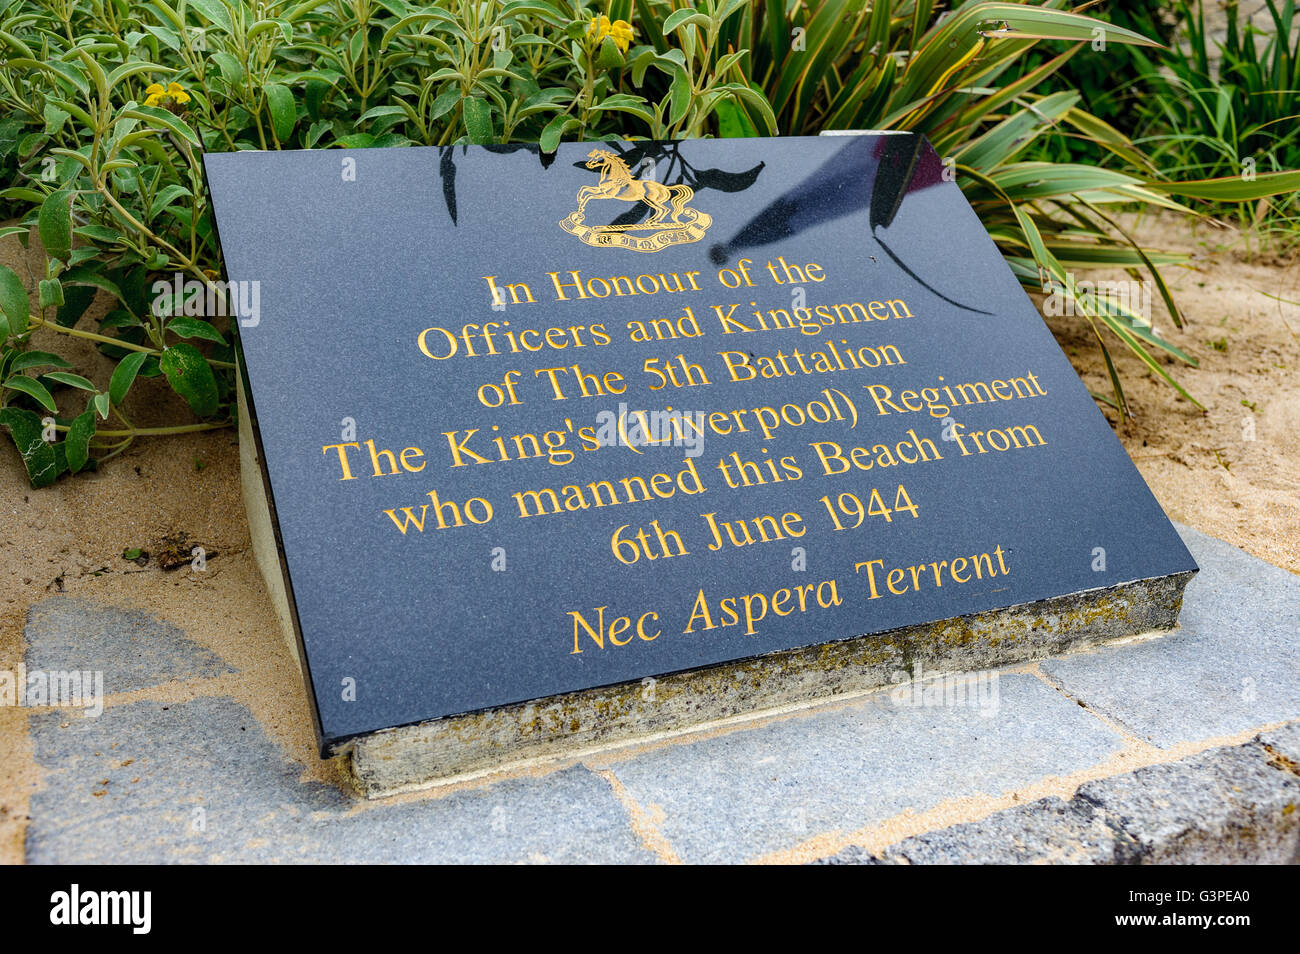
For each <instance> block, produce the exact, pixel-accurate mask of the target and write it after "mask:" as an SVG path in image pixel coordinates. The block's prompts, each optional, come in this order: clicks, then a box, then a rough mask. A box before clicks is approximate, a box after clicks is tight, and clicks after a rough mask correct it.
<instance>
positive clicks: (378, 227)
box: [205, 134, 1196, 762]
mask: <svg viewBox="0 0 1300 954" xmlns="http://www.w3.org/2000/svg"><path fill="white" fill-rule="evenodd" d="M205 162H206V169H207V175H208V181H209V185H210V188H211V193H212V197H213V203H214V208H215V212H216V219H217V224H218V227H219V231H220V237H221V241H222V248H223V250H224V255H225V261H226V266H227V272H228V279H229V280H230V281H231V282H233V283H235V284H234V289H235V290H236V291H237V293H239V292H240V291H242V293H243V294H244V295H245V298H246V300H252V293H251V291H250V290H255V292H256V300H257V301H258V303H259V307H258V309H257V311H256V314H251V313H244V314H243V317H241V319H240V322H239V323H240V324H241V327H240V329H239V338H240V342H241V348H242V361H243V367H244V371H245V375H246V385H247V388H248V391H247V395H246V396H247V397H250V398H251V401H249V402H248V411H249V414H248V417H249V420H248V423H249V424H250V425H252V429H251V432H252V433H253V434H254V435H255V437H256V442H257V443H256V448H257V450H258V452H259V454H260V457H261V464H262V466H263V467H264V473H263V476H264V478H265V487H264V490H263V491H261V492H263V493H265V495H266V498H267V500H268V501H269V505H270V506H269V515H270V519H271V526H272V528H273V529H274V531H275V534H276V538H277V542H278V546H279V554H278V557H279V560H280V568H281V570H282V572H283V581H284V589H285V597H286V601H285V607H286V608H285V613H286V618H287V619H288V620H289V622H291V624H292V626H293V627H294V628H295V630H296V631H297V634H298V638H299V639H300V646H301V650H302V655H301V659H302V660H303V663H304V668H305V671H306V673H307V677H308V684H309V687H310V689H311V692H312V697H313V700H314V705H315V708H316V712H317V715H318V720H319V721H318V730H319V737H320V741H321V746H322V751H323V752H325V751H330V750H332V749H335V748H336V747H337V746H338V745H339V744H340V743H342V742H345V741H347V740H349V739H353V738H354V737H358V736H363V735H366V734H369V733H374V732H376V731H377V730H383V729H387V728H392V727H400V726H409V725H412V724H416V723H430V721H431V720H442V719H445V718H447V717H457V716H462V715H464V714H474V713H480V714H481V713H484V712H492V711H505V710H502V709H501V707H507V708H509V707H511V706H515V708H514V709H513V710H510V711H512V712H514V713H515V714H516V717H517V720H516V721H517V722H518V725H517V726H516V729H517V731H518V732H521V733H524V734H527V732H528V731H531V730H529V729H527V727H526V726H525V727H523V728H520V727H519V726H524V723H526V722H527V713H529V712H532V713H534V714H535V713H536V712H539V711H542V710H543V709H544V708H545V706H544V705H543V704H541V703H539V704H538V705H537V706H534V707H533V708H531V709H529V708H527V707H525V708H519V704H525V703H530V702H531V701H534V700H544V699H548V698H553V697H557V696H558V697H562V698H563V699H565V700H567V701H566V702H565V703H564V705H563V706H558V707H552V708H551V709H548V710H546V711H548V712H550V713H551V715H550V716H548V718H551V719H552V721H553V722H554V723H555V724H554V725H552V726H550V727H549V728H548V730H547V731H549V732H551V733H552V734H553V735H559V736H562V735H564V734H565V733H566V732H569V731H570V728H569V727H566V725H565V724H563V720H564V719H565V718H568V717H567V716H556V715H555V713H564V712H570V711H571V712H578V711H579V710H580V709H582V706H583V705H586V706H587V708H586V709H585V710H582V711H583V712H585V715H582V716H581V718H579V716H578V715H574V716H573V717H572V726H571V728H572V731H575V732H576V731H578V730H579V729H581V730H582V731H584V732H587V733H589V734H594V735H593V737H594V736H598V735H599V734H600V732H601V731H602V726H607V725H609V724H612V723H613V722H614V721H617V720H619V719H624V720H626V719H628V718H637V717H638V716H637V715H636V713H632V711H631V710H632V709H634V708H636V707H638V706H639V707H641V710H640V711H641V712H642V714H643V715H644V714H645V713H647V712H649V711H650V709H651V708H652V707H653V706H654V705H656V704H659V705H664V704H666V703H665V698H666V696H661V697H660V698H659V699H658V700H657V702H656V700H655V689H654V687H655V685H656V684H657V683H656V680H661V681H662V680H664V679H665V677H668V674H682V673H715V674H716V673H720V672H728V671H731V672H741V671H743V673H744V675H743V677H739V676H738V677H735V684H736V685H737V686H739V685H740V682H742V681H744V682H745V683H746V685H750V684H752V685H758V684H759V683H760V682H763V681H764V680H765V679H767V678H769V677H775V676H777V675H780V674H782V673H784V674H787V675H788V674H789V673H790V672H793V671H794V670H796V669H797V670H798V675H797V677H791V678H797V679H799V680H800V681H801V683H800V684H801V686H802V688H801V689H800V690H799V692H798V694H799V695H800V697H801V698H803V697H808V696H810V695H816V694H817V692H818V691H819V690H818V688H817V685H818V683H819V680H820V681H821V682H823V683H825V687H826V691H827V693H829V692H831V691H841V690H843V689H844V688H845V687H846V686H847V687H850V688H851V684H850V683H851V680H849V681H845V679H844V678H841V677H842V676H843V675H844V672H846V671H847V670H846V669H845V668H844V666H847V665H848V664H847V663H844V664H841V663H840V662H836V663H835V664H834V666H829V664H828V663H827V660H832V659H835V660H843V659H845V658H847V657H846V656H845V653H849V652H859V650H858V649H846V648H845V647H866V648H867V649H869V648H870V647H872V646H888V647H892V648H891V652H893V653H894V655H893V656H892V657H890V659H892V665H893V667H894V668H895V669H898V668H905V664H906V663H907V661H908V660H909V659H910V658H920V657H923V656H926V652H927V645H928V643H927V641H928V640H931V639H933V640H936V641H944V640H946V642H945V643H944V645H945V646H947V647H949V649H950V650H951V651H950V652H948V654H947V655H946V656H942V655H940V656H939V657H938V658H946V659H948V660H949V661H950V662H952V663H953V664H954V665H955V664H961V663H963V662H965V663H966V664H970V663H971V661H972V660H974V659H976V658H977V657H973V656H963V655H962V650H961V647H962V646H963V645H965V643H963V640H964V639H967V637H966V636H960V637H959V636H954V633H957V632H958V630H957V629H954V628H953V626H954V625H957V624H953V623H949V622H946V621H961V620H971V619H978V620H983V621H986V623H987V624H988V625H990V626H994V627H996V625H997V620H998V619H1000V618H1001V617H999V616H997V615H990V614H996V613H998V612H999V611H1007V612H1008V613H1013V612H1014V613H1018V614H1019V615H1018V616H1016V617H1015V618H1016V619H1017V620H1018V621H1019V622H1018V623H1017V626H1019V627H1020V630H1019V631H1020V632H1021V633H1022V634H1025V638H1026V639H1031V641H1032V638H1033V636H1034V634H1036V633H1037V634H1040V635H1042V634H1046V636H1045V637H1044V638H1045V639H1046V642H1045V643H1042V644H1041V645H1037V646H1036V648H1032V647H1031V648H1027V649H1025V650H1024V652H1022V654H1021V655H1022V656H1032V655H1034V654H1035V653H1036V654H1039V655H1041V654H1042V653H1043V652H1044V651H1051V648H1052V646H1056V647H1058V648H1059V647H1063V646H1066V645H1068V644H1070V642H1071V638H1072V637H1069V636H1068V633H1070V632H1086V631H1089V627H1097V626H1100V628H1099V629H1097V630H1096V632H1097V633H1098V634H1099V635H1100V636H1103V637H1113V636H1116V635H1125V634H1127V633H1129V632H1132V631H1136V630H1141V629H1151V628H1159V627H1165V628H1167V627H1169V626H1172V625H1173V622H1174V619H1176V615H1177V611H1178V605H1179V600H1180V599H1181V591H1182V586H1183V585H1184V584H1185V583H1186V581H1187V579H1188V578H1190V576H1191V574H1192V573H1193V572H1194V571H1195V569H1196V567H1195V564H1194V562H1193V560H1192V558H1191V556H1190V554H1189V553H1188V552H1187V550H1186V549H1185V548H1184V546H1183V544H1182V542H1181V541H1180V539H1179V537H1178V535H1177V533H1176V532H1175V530H1174V528H1173V527H1172V525H1171V524H1170V523H1169V521H1168V520H1167V519H1166V517H1165V515H1164V514H1163V513H1162V511H1161V509H1160V507H1159V505H1158V504H1157V503H1156V501H1155V499H1154V498H1153V497H1152V495H1151V493H1150V491H1149V490H1148V489H1147V487H1146V486H1145V484H1144V483H1143V481H1142V479H1141V477H1140V475H1139V474H1138V472H1137V470H1136V469H1135V468H1134V466H1133V464H1132V463H1131V462H1130V460H1129V459H1128V457H1127V455H1126V454H1125V452H1124V450H1123V448H1122V447H1121V446H1120V444H1119V442H1118V441H1117V440H1116V438H1115V436H1114V434H1113V433H1112V432H1111V429H1110V427H1109V425H1108V424H1107V422H1106V420H1105V419H1104V417H1103V416H1102V414H1101V413H1100V412H1099V411H1098V409H1097V407H1096V406H1095V405H1094V403H1093V400H1092V398H1091V397H1090V396H1089V394H1088V392H1087V390H1086V389H1085V387H1084V386H1083V384H1082V383H1081V382H1080V380H1079V378H1078V376H1077V375H1076V374H1075V372H1074V370H1073V369H1072V368H1071V366H1070V364H1069V362H1068V361H1067V360H1066V358H1065V356H1064V355H1063V354H1062V352H1061V350H1060V348H1059V347H1058V346H1057V344H1056V342H1055V341H1054V340H1053V338H1052V336H1051V334H1050V333H1049V331H1048V329H1047V328H1046V326H1045V325H1044V323H1043V321H1042V319H1041V318H1040V317H1039V315H1038V313H1037V311H1036V310H1035V308H1034V306H1033V304H1032V303H1031V302H1030V301H1029V299H1028V298H1027V296H1026V295H1025V293H1024V291H1023V290H1022V289H1021V287H1020V285H1019V283H1018V282H1017V280H1016V278H1015V277H1014V276H1013V274H1012V272H1011V270H1010V268H1009V267H1008V265H1007V264H1006V262H1005V261H1004V260H1003V258H1002V256H1001V255H1000V254H999V252H998V251H997V249H996V248H995V246H994V244H993V242H992V241H991V240H990V238H989V236H988V235H987V233H986V232H985V231H984V229H983V228H982V226H981V225H980V222H979V220H978V219H977V218H976V216H975V214H974V213H973V212H972V210H971V208H970V206H969V205H968V204H967V202H966V201H965V199H964V198H963V196H962V194H961V192H960V191H959V189H958V187H957V185H956V184H955V183H954V182H952V181H948V179H947V177H945V176H944V175H943V172H944V166H943V163H942V162H941V160H940V159H939V157H938V156H936V155H935V153H934V151H933V150H932V149H931V148H930V146H929V145H928V144H927V143H925V141H924V140H923V139H921V138H919V137H916V136H913V135H910V134H903V135H898V134H895V135H889V134H880V135H864V136H857V137H840V138H829V137H828V138H816V139H809V138H788V139H740V140H707V141H688V142H676V143H664V144H656V143H645V142H635V143H633V142H602V143H565V144H562V145H561V146H560V147H559V150H558V152H557V153H555V154H553V155H545V154H542V153H540V152H539V150H538V149H537V148H536V147H535V146H522V145H521V146H496V147H475V146H468V147H460V146H457V147H449V148H442V149H434V148H407V149H376V150H360V151H352V152H339V151H303V152H273V153H253V152H241V153H232V154H209V155H208V156H207V157H206V160H205ZM254 283H255V284H254ZM250 453H251V448H250ZM272 585H273V589H274V588H275V587H276V586H278V581H275V580H273V581H272ZM1071 614H1074V615H1071ZM1129 614H1131V619H1130V618H1129ZM1007 618H1008V619H1009V618H1011V617H1010V616H1008V617H1007ZM989 621H991V622H989ZM1099 621H1100V622H1099ZM940 624H942V626H941V625H940ZM1103 624H1104V625H1103ZM981 625H984V624H981ZM943 626H946V627H947V628H946V629H945V628H943ZM927 627H928V628H927ZM961 632H964V633H971V632H974V630H972V629H969V628H968V629H967V630H961ZM900 633H904V634H907V635H906V638H905V639H904V638H903V637H900V636H898V635H897V634H900ZM1062 633H1066V634H1067V635H1066V636H1061V635H1060V634H1062ZM890 634H894V635H890ZM986 635H987V633H986ZM971 638H973V637H971ZM980 638H981V639H984V637H980ZM1017 638H1019V637H1017ZM1053 639H1054V640H1055V642H1052V640H1053ZM984 642H985V643H986V644H988V645H989V646H992V647H994V649H993V650H992V651H991V652H992V655H991V656H990V657H989V658H992V659H994V660H999V659H1000V660H1003V661H1006V660H1009V659H1014V658H1018V657H1017V656H1016V655H1015V654H1014V653H1010V654H1007V653H1003V655H998V653H999V652H1001V650H998V649H997V648H996V647H997V646H998V645H999V644H1000V643H1002V642H1003V637H1002V636H996V637H992V638H989V639H984ZM1007 645H1010V638H1009V637H1008V642H1007ZM1027 645H1028V644H1027ZM1044 646H1046V647H1047V648H1046V649H1044ZM900 647H901V648H900ZM1003 648H1004V649H1005V648H1006V647H1005V646H1004V647H1003ZM862 651H864V652H865V651H866V649H863V650H862ZM1008 652H1009V651H1008ZM837 654H838V655H837ZM927 658H929V657H927ZM879 659H881V660H883V659H885V657H884V656H880V657H879ZM796 660H797V661H798V665H797V666H796V665H794V663H793V662H792V661H796ZM742 662H743V668H742V669H741V670H737V669H734V668H733V669H732V670H727V669H725V668H721V669H720V668H719V667H726V666H732V667H735V666H737V665H741V664H742ZM900 663H901V664H903V665H902V666H900V665H899V664H900ZM882 665H883V663H882ZM819 666H821V667H823V669H822V670H819V669H818V667H819ZM828 666H829V668H827V667H828ZM836 667H839V668H836ZM823 670H824V671H823ZM832 670H833V671H832ZM674 678H675V677H668V683H669V684H671V685H674V686H678V685H686V683H682V682H673V679H674ZM701 678H703V677H701ZM708 678H717V677H716V676H710V677H708ZM877 681H879V678H878V677H877ZM706 684H708V683H707V680H706V682H698V681H697V683H696V685H697V686H700V685H706ZM709 685H714V686H716V685H717V684H716V683H712V684H709ZM610 687H622V688H621V689H619V690H617V691H614V690H611V689H610ZM595 690H603V691H606V693H607V694H606V695H604V696H602V695H600V694H599V693H595V694H593V692H594V691H595ZM730 691H731V690H730V689H724V690H717V689H716V688H715V689H710V690H707V691H706V692H705V693H704V695H702V696H700V698H701V699H703V698H704V696H707V695H709V694H710V693H712V694H714V695H717V694H718V693H719V692H730ZM737 691H739V690H737ZM584 693H585V694H586V695H584ZM738 698H741V701H740V702H735V703H734V704H731V705H730V707H729V708H727V707H722V708H719V709H718V710H717V712H715V713H714V714H715V715H728V714H735V713H736V712H739V711H743V709H744V708H745V706H747V705H757V704H761V703H762V702H763V700H762V699H757V697H754V698H751V697H749V696H743V698H742V697H738ZM766 698H767V701H772V700H777V701H779V700H780V698H781V696H780V694H779V693H777V694H775V695H771V696H768V697H766ZM600 699H605V700H616V701H617V706H616V708H617V709H618V711H617V712H616V713H615V712H613V711H612V709H611V708H610V707H609V706H607V707H606V708H605V709H602V708H601V706H602V703H599V700H600ZM746 699H748V700H749V701H745V700H746ZM584 700H585V702H584ZM593 700H597V701H593ZM647 700H649V701H647ZM612 705H613V704H612V703H611V706H612ZM691 705H692V706H695V705H696V704H695V703H692V704H691ZM701 705H703V706H704V708H708V704H707V702H706V703H701ZM538 706H541V708H539V707H538ZM566 706H567V707H568V708H565V707H566ZM521 713H522V714H521ZM602 713H604V714H603V715H602ZM629 713H631V714H630V715H629ZM689 718H690V717H689V716H688V715H680V716H679V717H678V718H677V720H676V722H674V723H673V724H674V725H675V726H678V727H680V725H682V724H685V722H688V721H689ZM582 720H586V721H585V722H582ZM602 720H604V722H602ZM580 723H582V724H581V725H580ZM497 730H500V725H499V724H498V726H497V729H496V730H494V731H497ZM499 742H500V739H499V738H498V740H497V742H494V743H493V744H494V745H496V744H497V743H499ZM498 747H500V746H498ZM444 755H445V752H444ZM452 761H453V762H454V761H455V760H454V758H453V759H452Z"/></svg>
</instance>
